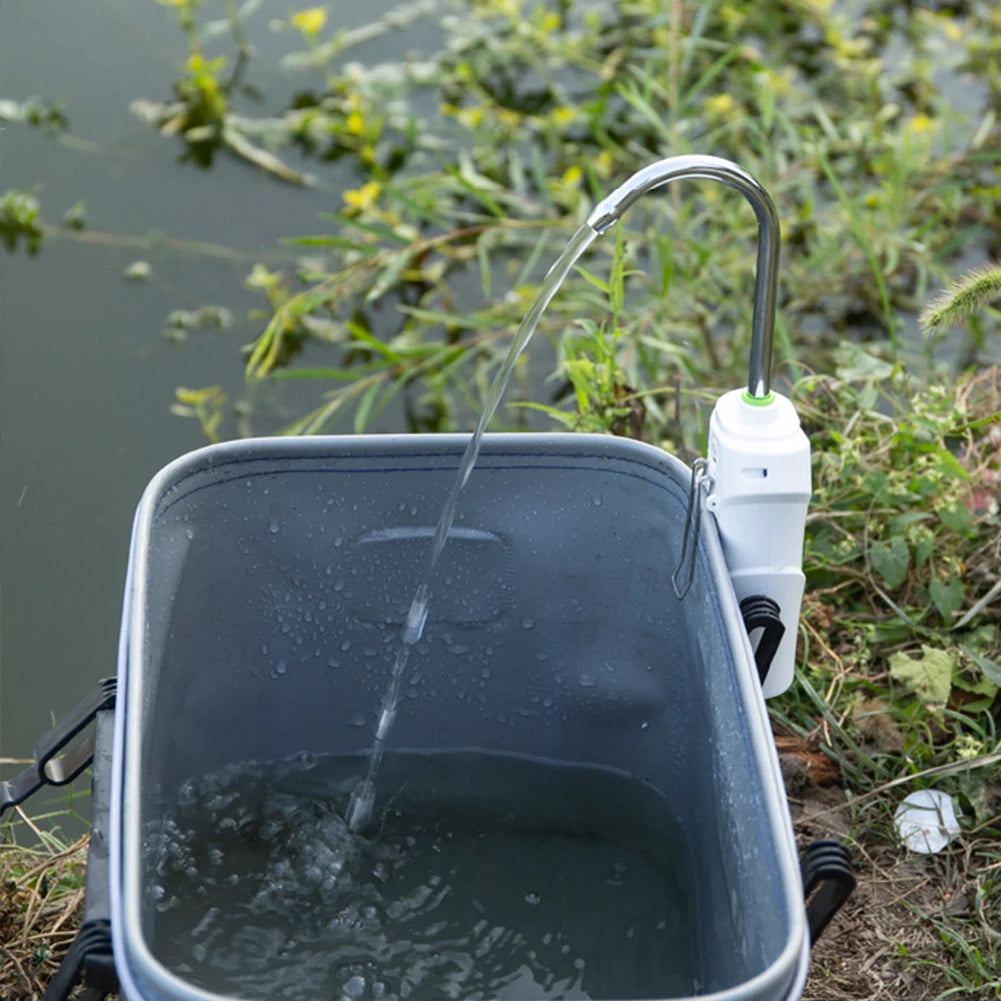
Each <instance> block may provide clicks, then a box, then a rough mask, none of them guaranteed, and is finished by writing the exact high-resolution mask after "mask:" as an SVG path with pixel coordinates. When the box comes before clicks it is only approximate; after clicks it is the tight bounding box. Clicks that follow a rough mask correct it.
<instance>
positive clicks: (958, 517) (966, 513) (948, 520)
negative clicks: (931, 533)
mask: <svg viewBox="0 0 1001 1001" xmlns="http://www.w3.org/2000/svg"><path fill="white" fill-rule="evenodd" d="M938 516H939V518H941V519H942V524H943V525H945V527H946V528H950V529H952V531H954V532H958V533H959V534H960V535H968V534H969V532H970V510H969V508H968V507H967V506H966V505H965V504H964V503H963V502H962V501H961V500H956V501H953V502H952V503H951V504H950V505H949V506H948V507H944V508H941V509H940V510H939V512H938Z"/></svg>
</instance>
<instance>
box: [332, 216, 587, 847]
mask: <svg viewBox="0 0 1001 1001" xmlns="http://www.w3.org/2000/svg"><path fill="white" fill-rule="evenodd" d="M598 232H599V231H598V230H596V229H593V228H592V227H591V226H590V225H588V224H586V223H585V224H584V225H583V226H581V228H580V229H578V230H577V232H576V233H574V235H573V236H572V237H571V238H570V241H569V242H568V243H567V245H566V247H565V248H564V250H563V253H562V254H560V256H559V258H558V259H557V260H556V262H555V263H554V264H553V266H552V267H551V268H550V269H549V271H548V272H547V274H546V277H545V279H544V280H543V282H542V288H541V289H540V290H539V294H538V296H536V299H535V301H534V302H533V303H532V306H531V308H530V309H529V311H528V312H527V313H526V314H525V318H524V319H523V320H522V321H521V325H520V326H519V327H518V330H517V332H516V333H515V335H514V340H513V341H512V342H511V346H510V348H509V349H508V353H507V356H506V357H505V359H504V363H503V364H502V365H501V367H500V368H499V369H498V371H497V374H496V375H495V376H494V380H493V382H492V383H491V384H490V389H489V390H488V391H487V398H486V401H485V403H484V404H483V410H482V412H481V413H480V417H479V420H478V421H477V422H476V428H475V430H474V431H473V434H472V437H471V438H470V439H469V444H468V445H466V450H465V452H464V453H463V455H462V461H461V462H460V463H459V468H458V470H457V471H456V474H455V482H454V483H453V484H452V489H451V490H450V491H449V494H448V497H447V499H446V500H445V504H444V506H443V507H442V511H441V515H440V516H439V517H438V524H437V525H436V526H435V532H434V538H433V540H432V542H431V549H430V552H429V554H428V560H427V563H426V564H425V567H424V574H423V577H422V578H421V580H420V583H419V584H418V585H417V590H416V591H415V592H414V597H413V600H412V601H411V603H410V610H409V611H408V613H407V619H406V622H405V623H404V625H403V631H402V634H401V637H400V647H399V649H398V650H397V653H396V660H395V661H394V663H393V669H392V671H391V672H390V678H389V686H388V687H387V689H386V694H385V695H384V696H383V699H382V707H381V709H380V711H379V719H378V722H377V723H376V728H375V736H374V737H373V739H372V747H371V749H370V751H369V755H368V769H367V772H366V775H365V778H363V779H362V780H361V781H360V782H359V783H358V785H357V786H355V789H354V791H353V792H352V794H351V800H350V802H349V804H348V809H347V814H346V816H345V821H346V823H347V826H348V830H349V831H350V832H351V833H352V834H362V833H364V831H365V830H366V828H367V827H368V826H369V824H370V823H371V821H372V812H373V807H374V804H375V791H376V780H377V778H378V775H379V766H380V765H381V763H382V758H383V754H384V753H385V748H386V739H387V738H388V737H389V734H390V732H391V730H392V728H393V722H394V720H395V719H396V709H397V705H398V703H399V699H400V683H401V681H402V680H403V674H404V671H405V670H406V667H407V661H408V660H409V659H410V651H411V649H412V647H413V646H414V644H415V643H417V642H418V640H420V638H421V635H422V634H423V632H424V623H425V622H426V621H427V615H428V603H429V601H430V597H431V578H432V576H433V574H434V570H435V567H436V566H437V565H438V560H439V559H440V557H441V553H442V550H443V549H444V548H445V542H446V541H447V539H448V533H449V530H450V529H451V527H452V522H453V521H455V513H456V510H457V508H458V505H459V495H460V494H461V493H462V490H463V487H465V485H466V482H467V481H468V479H469V477H470V475H471V474H472V472H473V467H474V466H475V465H476V460H477V458H478V456H479V454H480V444H481V442H482V440H483V433H484V431H486V429H487V425H488V424H489V423H490V419H491V418H492V417H493V415H494V412H495V411H496V410H497V407H498V405H499V404H500V401H501V397H503V395H504V390H505V389H507V385H508V383H509V382H510V381H511V374H512V372H513V371H514V366H515V363H516V362H517V361H518V359H519V358H520V357H521V353H522V352H523V351H524V350H525V347H526V345H527V344H528V342H529V340H530V339H531V337H532V334H533V333H535V328H536V327H537V326H538V325H539V319H540V318H541V316H542V313H543V311H544V310H545V308H546V306H548V305H549V302H550V300H551V299H552V298H553V296H554V295H555V294H556V292H557V290H558V289H559V287H560V286H561V285H562V284H563V281H564V279H565V278H566V276H567V275H568V274H569V273H570V270H571V269H572V268H573V266H574V265H575V264H576V263H577V261H578V260H579V258H580V256H581V255H582V254H583V253H584V251H585V250H587V248H588V247H589V246H590V245H591V243H592V241H593V240H594V239H595V237H596V236H598Z"/></svg>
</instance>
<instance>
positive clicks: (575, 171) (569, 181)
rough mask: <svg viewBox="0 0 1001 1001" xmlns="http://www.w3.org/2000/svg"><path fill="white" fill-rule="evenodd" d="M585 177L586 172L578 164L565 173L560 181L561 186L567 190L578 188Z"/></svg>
mask: <svg viewBox="0 0 1001 1001" xmlns="http://www.w3.org/2000/svg"><path fill="white" fill-rule="evenodd" d="M583 176H584V171H582V170H581V169H580V167H578V166H577V165H576V164H574V165H573V166H572V167H568V168H567V169H566V170H565V171H564V173H563V177H562V178H561V179H560V184H561V185H562V186H563V187H565V188H572V187H576V186H577V185H578V184H580V179H581V178H582V177H583Z"/></svg>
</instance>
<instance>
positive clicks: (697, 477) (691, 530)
mask: <svg viewBox="0 0 1001 1001" xmlns="http://www.w3.org/2000/svg"><path fill="white" fill-rule="evenodd" d="M706 466H707V463H706V460H705V459H702V458H698V459H696V460H695V461H694V462H693V463H692V478H691V480H690V481H689V484H688V506H687V507H686V508H685V529H684V535H683V537H682V542H681V556H680V557H679V558H678V565H677V566H676V567H675V568H674V572H673V573H672V574H671V586H672V587H673V588H674V594H675V596H676V597H677V599H678V600H679V601H681V600H682V599H683V598H684V597H685V595H686V594H688V591H689V589H690V588H691V586H692V581H693V580H694V579H695V555H696V552H697V551H698V546H699V532H700V530H701V528H702V507H703V504H702V500H701V499H700V498H699V496H698V495H699V492H700V491H705V494H706V496H707V497H708V496H709V494H711V493H712V490H713V487H714V486H715V485H716V481H715V480H714V479H713V478H712V477H711V476H708V475H707V474H706ZM689 536H691V540H692V541H691V555H690V556H689V551H688V549H689V543H688V539H689ZM686 561H687V563H688V570H687V576H686V578H685V582H684V584H682V585H679V584H678V580H679V576H680V574H681V571H682V569H683V568H684V566H685V563H686Z"/></svg>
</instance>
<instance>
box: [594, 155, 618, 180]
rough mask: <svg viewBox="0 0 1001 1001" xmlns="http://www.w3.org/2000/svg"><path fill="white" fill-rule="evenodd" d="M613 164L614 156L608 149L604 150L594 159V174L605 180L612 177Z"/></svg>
mask: <svg viewBox="0 0 1001 1001" xmlns="http://www.w3.org/2000/svg"><path fill="white" fill-rule="evenodd" d="M613 162H614V161H613V160H612V154H611V153H609V152H608V150H607V149H603V150H602V151H601V152H600V153H599V154H598V155H597V156H596V157H595V158H594V172H595V173H596V174H597V175H598V177H600V178H602V179H603V180H604V179H605V178H608V177H611V176H612V166H613Z"/></svg>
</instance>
